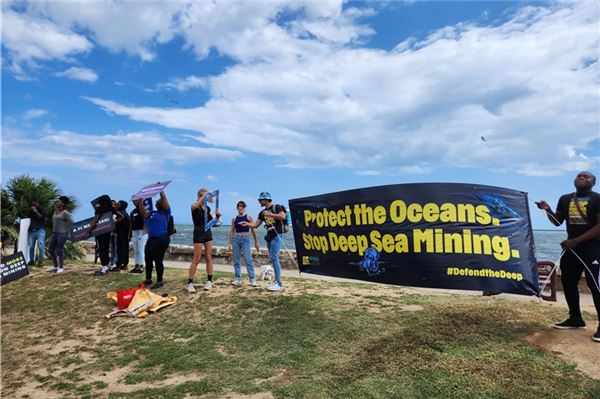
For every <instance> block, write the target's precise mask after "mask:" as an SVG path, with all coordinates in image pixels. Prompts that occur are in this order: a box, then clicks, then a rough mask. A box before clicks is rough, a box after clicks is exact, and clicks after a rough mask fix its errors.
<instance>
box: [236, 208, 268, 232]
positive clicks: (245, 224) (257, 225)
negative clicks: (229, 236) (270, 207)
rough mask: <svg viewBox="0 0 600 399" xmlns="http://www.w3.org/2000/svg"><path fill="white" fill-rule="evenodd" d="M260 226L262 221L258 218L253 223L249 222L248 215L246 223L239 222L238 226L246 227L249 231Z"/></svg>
mask: <svg viewBox="0 0 600 399" xmlns="http://www.w3.org/2000/svg"><path fill="white" fill-rule="evenodd" d="M263 212H264V211H263ZM261 224H262V220H261V219H260V217H259V218H258V220H257V221H256V222H254V223H252V222H250V215H248V221H247V222H240V226H248V227H250V228H251V229H255V228H257V227H259V226H260V225H261Z"/></svg>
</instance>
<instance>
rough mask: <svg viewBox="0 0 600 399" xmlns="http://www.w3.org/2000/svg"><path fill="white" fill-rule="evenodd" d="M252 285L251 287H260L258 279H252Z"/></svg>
mask: <svg viewBox="0 0 600 399" xmlns="http://www.w3.org/2000/svg"><path fill="white" fill-rule="evenodd" d="M250 286H251V287H258V283H257V282H256V280H252V281H250Z"/></svg>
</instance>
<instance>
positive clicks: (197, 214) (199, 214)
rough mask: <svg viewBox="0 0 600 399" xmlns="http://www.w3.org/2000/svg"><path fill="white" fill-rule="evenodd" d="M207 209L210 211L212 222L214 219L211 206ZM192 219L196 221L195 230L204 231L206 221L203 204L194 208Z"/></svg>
mask: <svg viewBox="0 0 600 399" xmlns="http://www.w3.org/2000/svg"><path fill="white" fill-rule="evenodd" d="M206 210H207V211H208V221H209V222H210V221H211V220H213V217H212V214H211V213H210V206H207V207H206ZM192 220H193V221H194V230H197V231H200V230H201V231H204V226H206V223H205V220H204V209H203V208H202V207H201V206H199V207H198V208H196V209H194V210H192Z"/></svg>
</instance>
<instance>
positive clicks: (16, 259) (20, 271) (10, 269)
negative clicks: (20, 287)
mask: <svg viewBox="0 0 600 399" xmlns="http://www.w3.org/2000/svg"><path fill="white" fill-rule="evenodd" d="M28 274H29V269H28V268H27V262H26V261H25V257H24V256H23V252H17V253H15V254H12V255H10V256H3V257H2V263H1V264H0V285H4V284H7V283H10V282H11V281H14V280H17V279H20V278H21V277H25V276H27V275H28Z"/></svg>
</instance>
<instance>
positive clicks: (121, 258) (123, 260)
mask: <svg viewBox="0 0 600 399" xmlns="http://www.w3.org/2000/svg"><path fill="white" fill-rule="evenodd" d="M128 233H129V232H127V233H118V234H117V267H123V268H127V265H129V234H128Z"/></svg>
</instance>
